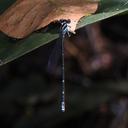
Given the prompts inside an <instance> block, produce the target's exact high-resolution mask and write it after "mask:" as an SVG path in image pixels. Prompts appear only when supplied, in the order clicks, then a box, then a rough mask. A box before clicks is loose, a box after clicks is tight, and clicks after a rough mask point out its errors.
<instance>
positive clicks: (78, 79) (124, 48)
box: [0, 15, 128, 128]
mask: <svg viewBox="0 0 128 128" xmlns="http://www.w3.org/2000/svg"><path fill="white" fill-rule="evenodd" d="M1 36H2V37H4V38H5V35H3V34H2V33H1ZM4 38H2V39H3V41H2V42H4ZM8 40H9V41H10V44H11V43H15V40H12V39H11V38H8ZM55 42H56V40H54V41H53V42H52V43H49V44H47V45H44V46H43V47H40V48H38V49H37V50H35V51H33V52H31V53H28V54H27V55H24V56H23V57H21V58H19V59H17V60H15V61H13V62H11V63H9V64H6V65H4V66H1V67H0V126H1V127H3V128H56V127H61V128H64V127H75V128H84V127H86V128H127V121H128V110H127V109H128V96H127V94H128V44H127V42H128V16H127V15H121V16H116V17H112V18H109V19H107V20H104V21H101V22H98V23H95V24H92V25H88V26H86V27H83V28H81V29H79V30H77V32H76V35H72V36H71V38H70V39H66V40H65V75H66V112H65V113H62V112H60V104H59V102H60V101H59V93H60V76H61V72H60V68H61V65H60V64H58V65H57V67H56V69H55V71H54V72H52V73H50V74H49V73H48V72H47V70H46V69H47V63H48V58H49V56H50V54H51V52H52V49H53V48H54V46H55ZM5 43H6V42H5Z"/></svg>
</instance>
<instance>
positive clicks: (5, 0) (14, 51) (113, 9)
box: [0, 0, 128, 65]
mask: <svg viewBox="0 0 128 128" xmlns="http://www.w3.org/2000/svg"><path fill="white" fill-rule="evenodd" d="M14 1H15V0H13V1H11V2H14ZM11 2H10V1H9V0H1V1H0V13H2V12H3V11H4V10H5V9H6V8H7V7H9V5H10V4H11ZM127 11H128V2H127V0H107V1H106V0H101V1H100V3H99V9H98V11H97V12H96V14H94V15H91V16H88V17H83V18H82V19H81V20H80V22H79V23H78V25H77V29H78V28H81V27H83V26H85V25H88V24H91V23H95V22H98V21H101V20H104V19H107V18H109V17H112V16H115V15H119V14H122V13H127ZM56 38H58V34H57V31H56V29H52V28H51V29H49V30H48V31H47V32H43V33H36V32H34V33H33V34H31V35H30V36H28V37H27V38H25V39H22V40H17V41H14V42H13V41H12V42H11V41H10V38H9V37H7V36H5V35H4V34H2V33H1V34H0V64H1V65H3V64H6V63H8V62H10V61H12V60H14V59H16V58H18V57H20V56H22V55H24V54H26V53H28V52H30V51H32V50H34V49H36V48H39V47H40V46H43V45H45V44H47V43H49V42H51V41H52V40H55V39H56Z"/></svg>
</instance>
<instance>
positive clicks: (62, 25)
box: [48, 19, 71, 112]
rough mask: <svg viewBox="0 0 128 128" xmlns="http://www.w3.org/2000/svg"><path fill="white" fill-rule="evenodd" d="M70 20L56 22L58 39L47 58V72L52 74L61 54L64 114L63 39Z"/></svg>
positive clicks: (67, 32) (62, 105)
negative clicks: (58, 26) (58, 27)
mask: <svg viewBox="0 0 128 128" xmlns="http://www.w3.org/2000/svg"><path fill="white" fill-rule="evenodd" d="M70 22H71V21H70V20H65V19H61V20H59V21H58V23H59V24H60V31H59V39H58V41H57V44H56V46H57V47H55V48H54V49H53V51H52V54H51V56H50V57H49V62H48V70H49V71H51V72H53V71H54V69H55V67H56V64H57V61H58V59H59V56H58V54H59V53H58V52H60V53H61V73H62V74H61V100H60V102H61V105H60V107H61V111H62V112H64V111H65V73H64V70H65V69H64V39H65V36H70V33H69V26H68V24H69V23H70Z"/></svg>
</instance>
